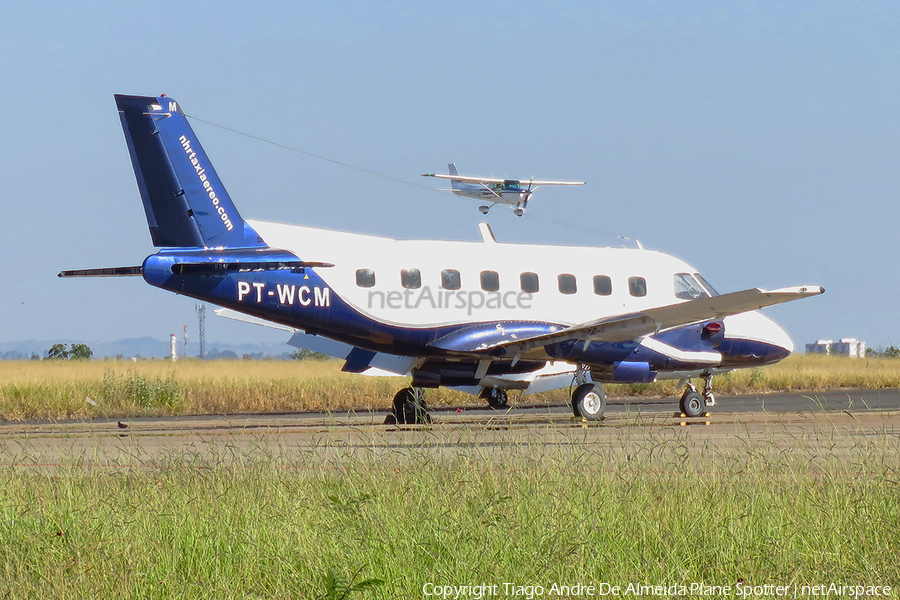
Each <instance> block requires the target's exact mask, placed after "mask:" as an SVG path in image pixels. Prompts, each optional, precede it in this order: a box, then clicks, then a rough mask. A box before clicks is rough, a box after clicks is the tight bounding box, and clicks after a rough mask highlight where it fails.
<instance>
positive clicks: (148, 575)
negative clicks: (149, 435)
mask: <svg viewBox="0 0 900 600" xmlns="http://www.w3.org/2000/svg"><path fill="white" fill-rule="evenodd" d="M624 431H625V433H623V434H621V435H623V436H626V437H624V438H622V439H619V440H617V442H616V443H615V444H614V445H613V446H609V445H605V444H604V445H596V444H591V443H581V444H579V443H577V442H576V443H574V444H572V445H567V446H544V445H543V444H522V443H515V442H513V441H510V442H508V443H501V444H499V445H494V446H491V447H484V446H480V445H477V444H473V445H471V446H464V447H461V448H460V449H458V451H457V453H456V454H455V455H454V457H453V458H442V457H439V456H436V455H435V454H434V453H433V452H430V451H429V448H428V444H427V440H428V438H427V435H423V438H422V439H423V445H422V447H421V448H418V449H417V448H416V447H413V448H412V449H411V450H409V451H407V452H404V453H402V454H401V453H396V452H394V453H390V454H389V455H388V456H387V458H384V457H382V458H379V459H376V458H374V457H371V458H370V457H367V455H365V454H359V453H356V454H352V455H351V454H347V455H346V456H339V455H337V456H336V454H335V452H336V449H334V448H332V449H331V452H329V453H328V455H329V456H330V457H331V458H330V459H328V460H326V459H324V458H322V457H323V456H325V454H326V453H324V452H322V453H315V452H314V453H311V454H310V456H308V457H307V458H304V459H303V460H297V459H296V458H295V459H283V458H279V457H277V456H274V455H270V454H268V453H267V452H266V450H265V448H260V449H259V450H257V451H254V452H252V453H248V454H246V455H242V456H240V457H236V456H235V455H234V454H232V453H229V455H228V456H227V457H226V456H221V457H215V456H214V457H212V458H202V459H201V458H199V457H198V456H193V455H179V456H170V457H169V458H168V459H167V460H166V461H165V462H161V463H157V464H145V465H142V466H141V467H140V468H130V469H129V468H120V469H109V468H102V467H99V466H92V465H91V464H85V463H82V462H79V461H74V462H72V463H71V464H68V465H63V466H60V467H58V468H53V469H33V468H32V469H20V468H15V467H5V468H3V469H2V470H0V598H117V599H119V598H357V597H358V598H391V599H393V598H425V597H426V596H425V595H424V593H423V586H425V585H426V584H429V583H431V584H435V585H439V586H446V585H455V586H463V585H478V584H482V583H487V584H490V585H493V584H498V585H501V586H502V584H504V583H515V584H518V585H521V586H543V587H544V589H545V593H544V595H543V596H540V595H536V594H535V593H534V592H535V589H532V590H531V592H532V596H531V597H532V598H538V597H558V596H551V595H549V594H547V590H549V589H550V587H551V586H552V585H553V584H554V583H557V584H564V585H572V584H576V583H583V584H589V583H592V582H593V583H595V584H596V583H600V582H607V583H611V584H614V585H622V586H626V585H627V584H628V583H642V584H647V585H659V584H662V585H675V584H690V583H693V582H704V583H706V584H709V585H732V586H734V585H736V584H737V583H738V582H744V584H745V585H762V584H778V585H793V584H795V583H796V584H798V585H806V584H818V583H825V584H828V583H833V582H836V583H843V584H847V585H894V586H897V585H898V584H900V561H898V560H897V548H900V458H898V456H900V452H898V450H900V448H898V445H900V442H898V437H897V436H896V435H890V434H889V433H887V432H885V434H883V435H875V436H871V437H868V438H865V439H866V440H867V441H865V442H864V443H860V442H859V439H858V438H854V439H852V440H851V439H849V438H844V437H841V435H840V434H839V433H836V432H835V431H834V430H831V429H829V428H828V427H827V426H823V427H822V428H821V430H820V431H818V432H814V435H813V436H812V437H813V438H817V439H820V440H821V439H827V440H828V442H829V443H828V444H825V445H824V446H823V445H822V444H821V443H818V442H817V443H810V442H808V441H804V440H801V439H798V440H797V441H796V442H795V443H794V442H791V443H792V444H793V445H792V446H790V447H787V448H785V447H784V446H783V445H780V444H770V443H769V440H767V439H765V436H762V437H760V438H759V439H748V440H746V443H745V444H744V445H737V446H730V447H729V448H716V447H713V446H709V445H704V446H700V447H697V446H692V445H691V444H690V440H689V438H688V437H686V434H687V432H684V433H683V434H681V435H678V433H677V432H676V437H675V438H674V439H672V438H664V437H663V436H660V437H659V439H655V438H654V437H653V435H650V437H649V438H647V437H646V436H642V437H641V438H640V441H638V440H637V439H628V437H627V436H628V433H627V431H628V430H627V429H626V430H624ZM410 435H416V433H415V432H413V433H411V434H410ZM807 439H809V438H807ZM363 582H368V584H367V585H365V586H361V587H362V588H363V589H360V590H357V591H352V590H351V589H349V588H352V587H353V586H354V585H359V584H360V583H363ZM501 589H503V588H502V587H501ZM895 589H896V588H895ZM341 592H346V594H342V593H341ZM475 597H476V596H474V595H472V594H468V595H463V596H461V598H475ZM498 597H501V598H506V597H513V596H512V595H509V594H501V595H499V596H498ZM516 597H518V598H527V597H529V596H528V592H527V590H523V593H522V594H520V595H518V596H516ZM574 597H581V596H574ZM634 597H649V596H647V595H637V596H634ZM707 597H710V596H707ZM711 597H721V596H717V595H713V596H711ZM751 597H761V596H751Z"/></svg>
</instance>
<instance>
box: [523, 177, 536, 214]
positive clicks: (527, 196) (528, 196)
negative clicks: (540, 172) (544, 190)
mask: <svg viewBox="0 0 900 600" xmlns="http://www.w3.org/2000/svg"><path fill="white" fill-rule="evenodd" d="M533 184H534V176H533V175H532V177H531V179H530V180H529V181H528V189H527V190H525V198H524V199H523V201H522V208H526V207H527V206H528V201H529V200H531V195H532V194H533V193H534V190H533V189H531V186H532V185H533ZM534 189H535V190H536V189H537V188H534Z"/></svg>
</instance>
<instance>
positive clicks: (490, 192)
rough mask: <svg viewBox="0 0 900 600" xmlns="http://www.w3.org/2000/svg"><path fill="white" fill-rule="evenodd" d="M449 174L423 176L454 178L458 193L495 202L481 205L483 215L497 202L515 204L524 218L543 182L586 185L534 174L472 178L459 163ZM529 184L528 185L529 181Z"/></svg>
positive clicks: (452, 186)
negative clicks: (529, 204) (552, 179)
mask: <svg viewBox="0 0 900 600" xmlns="http://www.w3.org/2000/svg"><path fill="white" fill-rule="evenodd" d="M447 168H448V170H449V171H450V173H449V174H447V175H445V174H443V173H423V174H422V177H438V178H440V179H449V180H450V189H449V190H444V191H448V192H453V193H454V194H456V195H457V196H465V197H467V198H475V199H476V200H485V199H487V200H489V201H490V202H491V204H489V205H487V204H486V205H484V206H479V207H478V210H480V211H481V212H482V214H485V215H486V214H487V213H488V211H489V210H491V208H492V207H493V206H494V205H495V204H509V205H512V206H515V208H514V209H513V212H514V213H515V214H516V216H518V217H521V216H522V215H524V214H525V209H526V208H527V207H528V201H529V200H530V199H531V195H532V194H534V192H535V190H537V189H538V188H539V187H541V186H542V185H584V182H583V181H541V180H536V179H535V178H534V177H532V178H531V179H497V178H495V177H470V176H468V175H460V174H459V171H457V170H456V163H450V164H449V165H447ZM526 183H527V184H528V186H527V187H525V184H526Z"/></svg>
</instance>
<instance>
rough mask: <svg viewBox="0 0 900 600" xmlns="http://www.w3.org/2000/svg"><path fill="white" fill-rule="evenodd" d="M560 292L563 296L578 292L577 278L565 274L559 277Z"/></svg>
mask: <svg viewBox="0 0 900 600" xmlns="http://www.w3.org/2000/svg"><path fill="white" fill-rule="evenodd" d="M558 279H559V291H560V292H562V293H563V294H574V293H575V292H577V291H578V286H577V285H576V283H575V276H574V275H569V274H568V273H564V274H562V275H560V276H559V278H558Z"/></svg>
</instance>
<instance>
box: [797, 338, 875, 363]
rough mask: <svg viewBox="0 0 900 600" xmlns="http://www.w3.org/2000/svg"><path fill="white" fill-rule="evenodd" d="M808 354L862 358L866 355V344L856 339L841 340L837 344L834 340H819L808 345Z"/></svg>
mask: <svg viewBox="0 0 900 600" xmlns="http://www.w3.org/2000/svg"><path fill="white" fill-rule="evenodd" d="M806 353H807V354H827V355H832V354H833V355H835V356H849V357H850V358H860V357H863V356H865V355H866V343H865V342H861V341H859V340H858V339H856V338H841V341H840V342H837V343H835V342H834V341H833V340H817V341H816V342H815V343H814V344H806Z"/></svg>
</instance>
